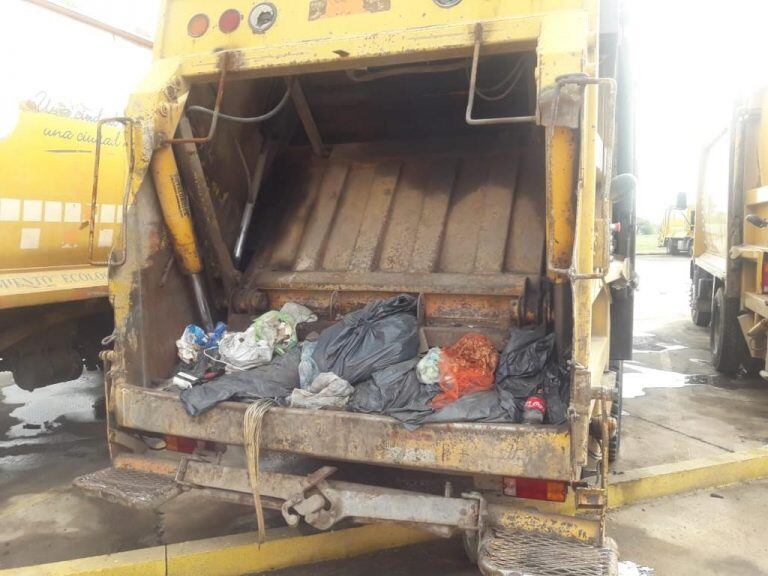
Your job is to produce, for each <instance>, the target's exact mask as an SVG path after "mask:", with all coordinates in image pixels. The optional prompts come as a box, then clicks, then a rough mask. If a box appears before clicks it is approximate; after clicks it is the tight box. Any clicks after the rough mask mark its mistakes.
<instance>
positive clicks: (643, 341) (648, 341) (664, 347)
mask: <svg viewBox="0 0 768 576" xmlns="http://www.w3.org/2000/svg"><path fill="white" fill-rule="evenodd" d="M632 348H633V352H636V353H638V354H644V353H647V352H677V351H679V350H687V349H688V346H683V345H682V344H669V343H667V342H660V341H659V340H658V337H657V336H656V335H654V334H635V337H634V338H633V339H632Z"/></svg>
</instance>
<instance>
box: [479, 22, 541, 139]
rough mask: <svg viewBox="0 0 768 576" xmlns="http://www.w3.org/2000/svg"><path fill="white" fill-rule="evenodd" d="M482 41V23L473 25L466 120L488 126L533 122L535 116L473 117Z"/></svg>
mask: <svg viewBox="0 0 768 576" xmlns="http://www.w3.org/2000/svg"><path fill="white" fill-rule="evenodd" d="M482 42H483V25H482V24H480V23H479V22H478V23H477V24H476V25H475V49H474V52H473V54H472V71H471V73H470V76H469V99H468V100H467V114H466V121H467V124H469V125H470V126H488V125H493V124H525V123H528V122H535V121H536V116H506V117H501V118H473V117H472V111H473V110H474V109H475V93H476V91H477V66H478V63H479V62H480V44H482Z"/></svg>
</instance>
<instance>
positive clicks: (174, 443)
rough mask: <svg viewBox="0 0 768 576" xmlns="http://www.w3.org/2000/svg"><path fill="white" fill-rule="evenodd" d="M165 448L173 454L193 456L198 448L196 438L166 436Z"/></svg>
mask: <svg viewBox="0 0 768 576" xmlns="http://www.w3.org/2000/svg"><path fill="white" fill-rule="evenodd" d="M165 447H166V448H167V449H168V450H172V451H173V452H183V453H185V454H192V453H193V452H194V451H195V448H197V440H195V439H194V438H184V437H183V436H171V435H170V434H166V435H165Z"/></svg>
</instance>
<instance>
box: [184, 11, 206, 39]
mask: <svg viewBox="0 0 768 576" xmlns="http://www.w3.org/2000/svg"><path fill="white" fill-rule="evenodd" d="M209 25H210V21H209V20H208V16H207V15H206V14H203V13H200V14H195V15H194V16H192V18H190V19H189V23H188V24H187V34H189V35H190V36H192V38H200V36H202V35H203V34H205V33H206V32H207V31H208V26H209Z"/></svg>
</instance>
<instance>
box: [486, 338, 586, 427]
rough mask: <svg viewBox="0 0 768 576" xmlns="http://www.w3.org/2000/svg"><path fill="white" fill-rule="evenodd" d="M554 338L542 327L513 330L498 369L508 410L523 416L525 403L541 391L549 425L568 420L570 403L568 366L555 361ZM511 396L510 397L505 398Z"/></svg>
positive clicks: (502, 394)
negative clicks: (507, 395) (506, 395)
mask: <svg viewBox="0 0 768 576" xmlns="http://www.w3.org/2000/svg"><path fill="white" fill-rule="evenodd" d="M554 348H555V335H554V334H546V333H545V330H544V328H543V327H541V328H535V329H514V330H512V332H511V334H510V336H509V341H508V342H507V345H506V346H505V347H504V351H503V352H502V353H501V356H500V357H499V366H498V368H497V369H496V380H495V384H496V388H497V389H498V390H499V393H500V395H501V398H502V403H503V404H504V406H505V407H506V408H507V409H508V410H512V409H513V406H514V408H515V409H516V410H517V413H518V415H519V414H522V409H523V404H524V403H525V399H526V398H528V397H529V396H531V395H533V394H534V393H536V392H537V391H539V390H540V391H541V392H542V393H543V395H544V399H545V400H546V402H547V412H546V415H545V418H546V422H547V423H548V424H562V423H563V422H565V420H566V416H567V410H568V404H569V402H570V390H571V387H570V372H569V370H568V368H567V366H566V364H565V362H562V361H560V359H558V358H557V357H556V354H555V351H554ZM505 394H510V395H511V397H505Z"/></svg>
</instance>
